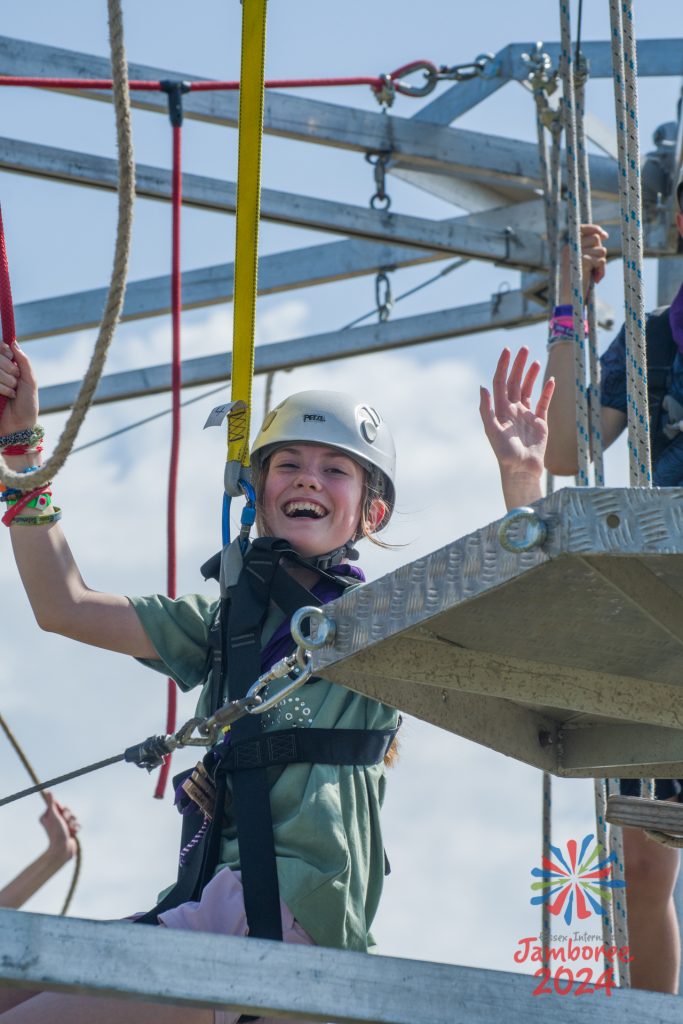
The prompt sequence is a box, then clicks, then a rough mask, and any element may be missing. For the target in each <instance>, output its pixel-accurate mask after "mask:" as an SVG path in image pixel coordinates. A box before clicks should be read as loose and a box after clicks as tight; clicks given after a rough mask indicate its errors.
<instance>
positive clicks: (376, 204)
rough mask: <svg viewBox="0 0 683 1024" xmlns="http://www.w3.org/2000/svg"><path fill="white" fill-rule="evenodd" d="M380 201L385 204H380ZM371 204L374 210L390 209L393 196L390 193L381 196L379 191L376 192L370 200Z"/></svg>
mask: <svg viewBox="0 0 683 1024" xmlns="http://www.w3.org/2000/svg"><path fill="white" fill-rule="evenodd" d="M380 203H382V204H383V205H381V206H380ZM370 206H371V207H372V209H373V210H385V211H386V210H388V209H389V207H390V206H391V197H390V196H388V195H386V194H385V195H383V196H381V195H380V194H379V192H375V194H374V196H373V197H372V199H371V200H370Z"/></svg>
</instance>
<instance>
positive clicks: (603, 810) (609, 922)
mask: <svg viewBox="0 0 683 1024" xmlns="http://www.w3.org/2000/svg"><path fill="white" fill-rule="evenodd" d="M593 795H594V797H595V832H596V836H595V838H596V839H597V841H598V844H599V846H600V848H601V850H602V851H604V854H605V856H606V857H607V856H609V853H610V849H611V843H610V837H609V834H608V828H607V817H606V814H607V780H606V779H593ZM600 923H601V925H602V942H603V945H604V946H605V947H606V948H607V949H609V948H610V946H614V945H615V937H614V900H613V899H610V900H609V901H608V903H607V906H606V907H605V913H604V914H603V915H602V916H601V918H600ZM611 966H612V965H611V962H609V961H608V960H607V958H605V970H607V969H608V968H609V967H611Z"/></svg>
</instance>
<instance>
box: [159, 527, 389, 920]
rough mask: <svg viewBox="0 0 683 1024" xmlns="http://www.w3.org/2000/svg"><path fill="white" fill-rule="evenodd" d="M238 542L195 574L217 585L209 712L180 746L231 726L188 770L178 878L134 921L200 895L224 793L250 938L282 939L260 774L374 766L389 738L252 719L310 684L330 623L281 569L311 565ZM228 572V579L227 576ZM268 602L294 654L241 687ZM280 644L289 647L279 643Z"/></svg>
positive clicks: (332, 581) (329, 590) (283, 549)
mask: <svg viewBox="0 0 683 1024" xmlns="http://www.w3.org/2000/svg"><path fill="white" fill-rule="evenodd" d="M237 545H238V542H237V541H236V542H233V545H232V552H230V551H228V552H227V553H226V551H224V552H223V554H222V556H215V557H214V558H213V559H211V560H209V562H208V563H207V564H206V565H205V566H204V567H203V569H202V571H203V572H204V573H205V574H207V573H209V574H213V575H218V578H219V579H220V581H221V593H222V597H221V602H220V610H219V613H218V615H217V617H216V619H215V621H214V624H213V626H212V628H211V632H210V636H209V646H210V648H211V650H212V672H211V679H210V684H209V691H210V700H211V707H212V708H215V711H214V712H213V714H212V715H210V716H209V717H208V718H207V719H204V720H202V721H201V722H199V723H193V721H192V720H190V722H188V723H186V726H185V730H186V732H185V735H184V736H183V737H182V739H183V742H186V743H188V742H195V741H194V740H193V738H192V737H193V731H194V730H196V731H197V732H198V734H199V741H200V742H206V741H207V740H209V741H215V740H216V739H217V738H218V736H219V730H221V729H223V728H224V727H225V725H226V724H228V723H229V724H230V732H229V733H228V735H227V737H226V738H225V739H224V740H223V742H222V743H220V744H218V746H217V747H216V746H213V749H212V750H211V751H210V753H209V754H208V755H207V757H206V758H205V759H204V761H203V767H202V768H199V767H198V768H197V769H195V770H194V772H193V773H187V774H189V780H190V781H189V790H190V793H192V792H193V791H194V790H195V789H198V790H199V791H200V793H201V794H203V795H202V796H201V797H200V803H199V807H196V806H195V807H194V808H192V807H190V808H187V807H186V806H184V811H185V812H186V813H184V821H183V835H182V838H181V850H182V853H183V856H182V857H181V864H180V870H179V875H178V881H177V883H176V886H175V888H174V889H173V890H172V891H171V892H170V893H169V894H168V895H167V896H166V897H165V898H164V900H163V901H162V903H161V904H159V905H158V906H156V907H154V908H153V910H151V911H149V913H148V914H146V915H145V916H144V917H143V918H141V919H140V923H142V924H156V923H158V915H159V914H160V913H162V912H163V911H164V910H166V909H169V908H170V907H172V906H177V905H178V904H179V903H182V902H185V901H186V900H188V899H198V898H199V896H200V894H201V891H202V889H203V887H204V886H205V885H206V884H207V882H208V881H209V880H210V879H211V878H212V877H213V874H214V872H215V869H216V867H217V865H218V863H219V851H220V839H221V834H222V831H223V827H224V822H223V808H224V806H225V799H226V794H227V793H228V792H230V796H231V803H230V816H231V818H234V820H235V822H236V825H237V841H238V846H239V858H240V867H241V872H242V885H243V889H244V903H245V910H246V915H247V921H248V924H249V934H250V935H252V936H255V937H260V938H270V939H276V940H280V939H281V938H282V930H281V921H280V900H279V887H278V879H277V867H276V859H275V846H274V838H273V825H272V818H271V811H270V784H269V779H268V775H267V769H268V768H269V767H273V766H277V765H282V766H283V765H286V764H292V763H301V762H307V763H316V764H355V765H370V764H377V763H379V762H381V761H382V759H383V758H384V756H385V754H386V752H387V750H388V748H389V746H390V744H391V742H392V740H393V738H394V735H395V731H390V732H381V731H377V730H346V729H318V728H314V727H308V728H303V729H298V728H295V729H285V730H275V731H272V732H270V731H266V732H263V731H262V730H261V725H260V721H259V719H258V717H257V716H258V715H260V714H261V713H263V712H264V711H266V710H268V709H269V708H270V707H272V706H273V705H274V703H278V702H280V701H281V700H283V699H285V697H286V696H288V695H290V694H291V693H292V692H293V690H294V689H298V688H299V687H300V686H302V685H304V684H305V683H306V682H309V681H310V682H315V681H316V680H310V666H309V664H308V661H309V657H310V656H309V654H308V650H309V649H316V648H318V647H321V646H323V645H324V644H326V643H329V642H330V640H331V639H332V635H333V634H332V625H331V623H329V621H328V620H327V619H326V618H325V616H324V613H322V612H321V611H320V605H321V599H320V598H319V597H317V596H316V595H315V594H314V593H312V592H311V591H309V590H307V589H306V588H305V587H303V586H302V585H301V584H300V583H298V582H297V581H296V580H295V579H294V577H292V576H291V575H290V574H289V572H288V571H287V569H286V566H287V565H292V564H293V565H299V566H303V567H306V568H308V569H310V568H311V564H310V562H309V561H308V560H306V559H302V558H301V556H299V555H298V554H297V553H296V552H295V551H294V550H293V549H292V548H291V547H290V546H289V544H288V543H287V542H286V541H283V540H276V539H273V538H267V537H264V538H258V539H256V540H255V541H254V542H253V544H251V545H250V547H249V549H248V550H247V551H246V553H242V552H241V551H240V549H239V547H238V546H237ZM231 556H232V558H233V559H234V557H235V556H238V560H239V565H240V566H241V568H239V571H238V568H237V567H236V566H233V567H232V568H230V566H228V567H226V561H228V562H230V561H231ZM315 571H316V573H317V575H318V577H319V580H320V582H321V583H322V584H323V585H324V586H325V588H326V595H325V596H326V599H329V598H331V597H334V596H338V595H339V594H340V593H341V592H343V590H344V589H345V587H347V586H348V585H349V584H350V583H352V582H353V580H352V579H350V578H346V577H344V576H336V575H333V576H331V575H329V574H328V573H327V572H325V571H324V570H321V569H316V570H315ZM231 574H233V579H232V580H231V579H229V578H228V577H229V576H230V575H231ZM234 574H236V575H234ZM270 601H273V602H274V603H275V604H276V605H277V606H278V607H279V608H280V610H281V611H282V612H283V613H284V615H285V616H286V618H289V616H290V615H291V616H292V625H291V636H292V638H293V640H294V642H295V643H296V650H295V652H294V654H293V655H289V656H285V657H284V658H282V659H280V660H279V661H278V662H276V664H275V665H273V666H272V668H271V669H267V670H266V671H265V672H264V673H263V674H262V675H261V676H260V677H259V678H258V680H257V681H256V683H253V684H252V685H251V686H250V687H249V688H248V689H247V687H246V685H245V679H253V669H254V666H258V665H260V664H261V657H262V655H261V650H262V643H261V630H262V627H263V623H264V621H265V616H266V612H267V609H268V607H269V603H270ZM302 603H303V606H302ZM306 619H308V620H310V621H311V622H312V623H315V625H316V627H317V628H316V632H315V637H311V636H310V634H307V633H304V631H303V628H302V625H303V623H304V621H305V620H306ZM284 642H287V641H286V637H285V638H284ZM250 673H251V674H250ZM284 675H288V676H289V677H290V681H289V682H287V683H286V684H285V686H284V688H282V689H280V690H278V691H277V693H275V694H273V695H271V694H270V692H268V693H266V692H265V691H266V688H267V687H269V685H270V684H271V683H272V680H273V679H279V678H282V677H283V676H284ZM226 677H227V678H226ZM226 689H227V703H225V697H226ZM228 777H229V778H230V784H229V783H228ZM185 782H187V775H186V777H184V778H183V779H182V781H178V780H176V786H177V787H178V786H182V784H183V783H185ZM187 791H188V787H187V786H186V787H185V792H186V793H187ZM207 801H208V804H207ZM195 804H196V801H195ZM202 804H203V805H204V806H203V807H202ZM207 806H210V818H211V823H210V825H208V826H207V825H206V823H205V822H206V817H207V813H206V811H207ZM181 810H183V808H181Z"/></svg>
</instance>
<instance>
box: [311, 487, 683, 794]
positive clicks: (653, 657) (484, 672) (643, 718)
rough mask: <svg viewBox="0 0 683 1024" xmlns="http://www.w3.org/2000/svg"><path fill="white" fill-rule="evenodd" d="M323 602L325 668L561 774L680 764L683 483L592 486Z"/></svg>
mask: <svg viewBox="0 0 683 1024" xmlns="http://www.w3.org/2000/svg"><path fill="white" fill-rule="evenodd" d="M535 508H536V510H537V512H538V514H539V516H540V518H541V519H542V520H543V521H544V522H545V523H546V525H547V528H548V536H547V539H546V540H545V542H544V543H543V545H542V547H537V548H535V549H533V550H531V551H528V552H524V553H521V554H513V553H510V552H508V551H505V550H504V549H503V548H502V546H501V544H500V541H499V539H498V527H499V524H500V521H498V522H495V523H491V524H490V525H488V526H486V527H484V528H483V529H481V530H477V531H476V532H475V533H472V534H469V535H468V536H466V537H462V538H461V539H460V540H457V541H455V542H454V543H452V544H449V545H447V546H446V547H444V548H441V549H440V550H438V551H435V552H433V553H432V554H430V555H427V556H426V557H425V558H420V559H418V560H417V561H415V562H412V563H410V564H409V565H406V566H403V567H402V568H400V569H398V570H396V571H395V572H393V573H390V574H389V575H387V576H384V577H382V578H381V579H379V580H376V581H375V582H373V583H370V584H368V585H367V586H365V587H362V588H360V589H359V590H357V591H353V592H351V593H349V594H347V595H345V596H344V597H342V598H340V599H339V600H337V601H335V602H333V603H331V604H329V605H327V606H326V614H327V615H328V616H329V617H330V618H331V619H333V620H334V622H335V625H336V636H335V639H334V643H333V644H332V645H330V646H327V647H324V648H322V649H320V650H318V651H316V652H314V654H313V669H314V672H315V673H316V674H320V675H324V676H325V677H326V678H328V679H332V680H335V681H337V682H340V683H343V684H344V685H345V686H348V687H350V688H351V689H353V690H356V691H358V692H360V693H364V694H367V695H368V696H372V697H375V698H377V699H379V700H382V701H385V702H387V703H389V704H393V705H394V706H396V707H399V708H401V709H402V710H404V711H406V712H408V713H410V714H412V715H415V716H417V717H418V718H422V719H424V720H425V721H428V722H432V723H433V724H435V725H438V726H441V727H442V728H445V729H448V730H450V731H451V732H454V733H457V734H459V735H461V736H465V737H467V738H468V739H472V740H475V741H476V742H478V743H482V744H484V745H485V746H488V747H491V748H493V749H494V750H497V751H500V752H501V753H504V754H508V755H510V756H512V757H515V758H518V759H519V760H521V761H525V762H527V763H528V764H531V765H534V766H536V767H538V768H542V769H545V770H547V771H550V772H552V773H554V774H556V775H561V776H568V777H580V776H603V775H617V774H618V775H620V776H626V777H640V776H643V775H658V776H664V777H678V776H682V777H683V731H681V730H683V489H681V488H666V489H654V490H644V489H643V490H627V489H612V488H595V489H594V488H581V489H565V490H561V491H558V492H557V493H555V494H553V495H551V496H550V497H548V498H545V499H543V500H542V501H540V502H538V503H537V504H536V506H535Z"/></svg>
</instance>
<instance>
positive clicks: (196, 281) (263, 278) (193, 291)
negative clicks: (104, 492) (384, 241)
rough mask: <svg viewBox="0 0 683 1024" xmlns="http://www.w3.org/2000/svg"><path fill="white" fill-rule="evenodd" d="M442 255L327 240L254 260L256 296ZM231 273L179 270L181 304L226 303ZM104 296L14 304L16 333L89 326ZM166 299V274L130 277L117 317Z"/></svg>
mask: <svg viewBox="0 0 683 1024" xmlns="http://www.w3.org/2000/svg"><path fill="white" fill-rule="evenodd" d="M443 259H444V253H441V252H434V251H431V250H421V249H414V248H407V247H404V246H392V245H378V244H376V243H374V242H364V241H361V240H360V239H350V240H349V241H344V242H328V243H326V244H324V245H312V246H309V247H308V248H305V249H292V250H288V251H286V252H279V253H275V254H273V255H272V256H262V257H261V258H260V260H259V272H258V286H259V287H258V291H259V295H272V294H274V293H276V292H286V291H291V290H292V289H295V288H310V287H312V286H313V285H320V284H327V283H329V282H331V281H341V280H346V279H348V278H352V277H359V276H361V275H363V274H373V273H377V272H378V271H380V270H386V268H388V267H390V268H391V269H392V270H395V269H398V268H399V267H412V266H415V265H417V264H422V263H431V262H433V261H435V260H443ZM234 274H235V265H234V263H221V264H218V265H217V266H213V267H201V268H199V269H197V270H188V271H186V272H185V273H184V274H183V275H182V295H183V309H197V308H199V307H202V306H211V305H215V304H217V303H220V302H230V301H231V300H232V297H233V283H234ZM106 295H107V289H106V288H92V289H89V290H88V291H84V292H74V293H73V294H71V295H59V296H56V297H55V298H50V299H36V300H34V301H33V302H22V303H20V304H19V305H18V306H17V307H16V308H15V320H16V328H17V338H18V340H19V341H30V340H31V339H33V338H43V337H47V336H51V335H53V334H66V333H68V332H69V331H79V330H84V329H86V328H88V327H94V326H96V325H97V324H98V323H99V321H100V319H101V317H102V310H103V309H104V303H105V299H106ZM170 302H171V278H170V276H169V275H167V274H166V275H162V276H160V277H150V278H146V279H145V280H142V281H132V282H131V283H129V284H128V286H127V288H126V298H125V302H124V306H123V312H122V314H121V320H122V321H130V320H139V319H142V318H144V317H151V316H161V315H163V314H165V313H168V312H169V311H170Z"/></svg>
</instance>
